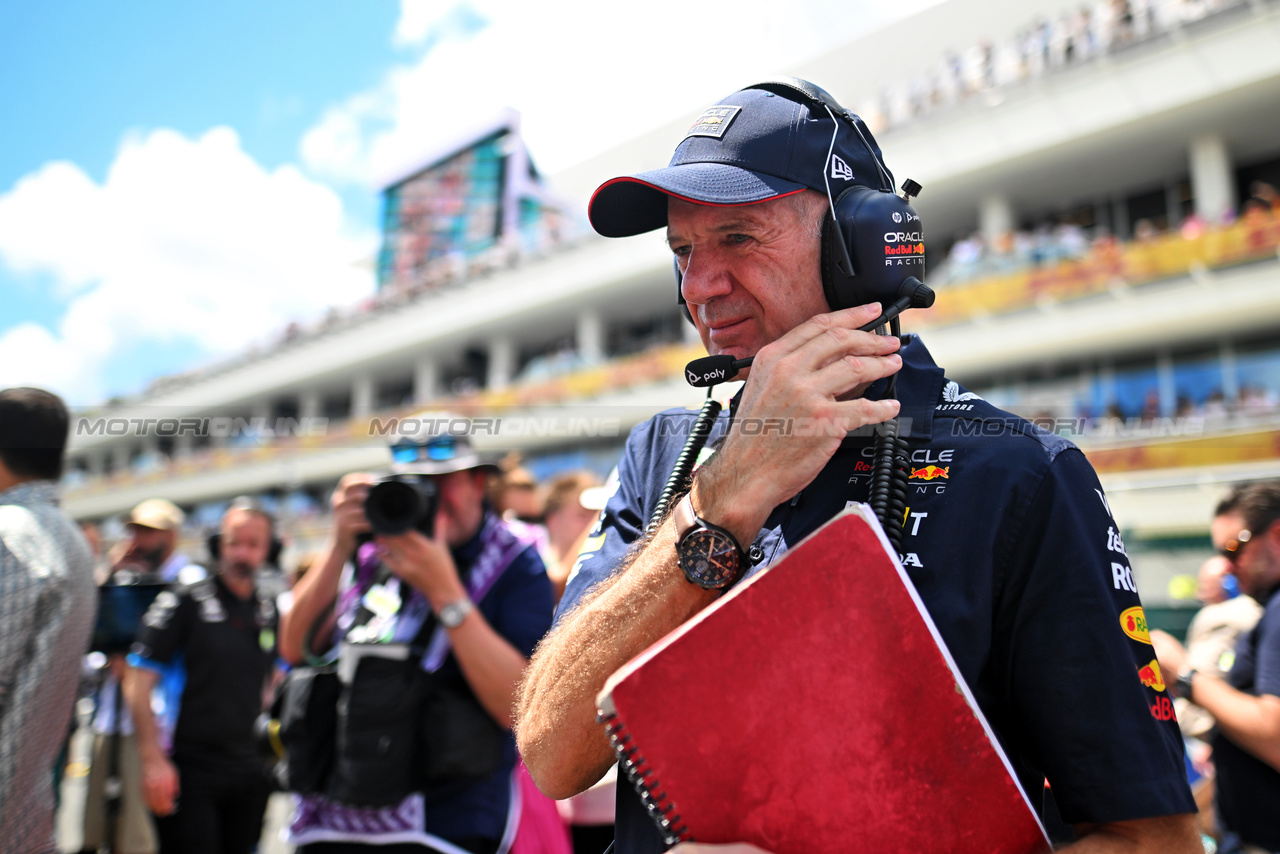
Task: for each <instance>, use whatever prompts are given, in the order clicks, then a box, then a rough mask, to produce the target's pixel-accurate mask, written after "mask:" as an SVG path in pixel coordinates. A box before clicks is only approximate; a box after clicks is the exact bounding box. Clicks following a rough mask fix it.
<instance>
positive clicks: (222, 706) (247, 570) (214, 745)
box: [124, 499, 276, 854]
mask: <svg viewBox="0 0 1280 854" xmlns="http://www.w3.org/2000/svg"><path fill="white" fill-rule="evenodd" d="M274 539H275V535H274V520H273V519H272V518H271V516H270V515H269V514H267V512H266V511H264V510H263V509H262V508H261V506H260V505H259V504H257V503H256V502H254V501H252V500H251V499H237V500H236V501H234V502H232V504H231V506H230V507H229V508H228V509H227V511H226V513H225V514H224V515H223V517H222V523H221V525H220V529H219V539H218V544H217V548H216V558H217V566H216V571H215V572H214V573H213V574H212V575H206V576H204V577H202V578H200V579H199V580H197V581H194V582H192V583H177V584H174V585H172V586H171V587H170V588H168V589H167V590H166V591H165V592H163V593H161V594H160V595H159V596H157V597H156V599H155V601H154V603H153V604H152V606H151V609H150V610H149V611H148V612H147V615H146V617H145V618H144V620H143V625H142V628H141V629H140V631H139V633H138V636H137V640H136V641H135V642H134V645H133V648H132V651H131V652H130V654H129V669H128V672H127V674H126V676H125V684H124V693H125V699H126V700H127V701H128V704H129V710H130V712H131V713H132V715H133V721H134V728H135V731H136V733H137V743H138V753H139V755H140V757H141V760H142V791H143V796H144V798H145V800H146V803H147V806H148V808H149V809H150V810H151V812H152V813H153V814H154V815H155V816H156V829H157V831H158V832H159V837H160V851H161V854H202V852H209V854H248V853H249V852H250V851H252V850H253V848H254V846H255V845H256V844H257V842H258V838H259V836H260V835H261V833H262V815H263V810H264V809H265V808H266V803H267V796H268V794H269V788H268V786H267V778H266V775H265V773H264V767H263V760H262V758H261V756H260V753H259V746H258V741H257V738H256V736H255V735H254V722H255V721H256V720H257V718H258V716H259V715H260V714H261V713H262V711H263V698H264V689H265V687H266V685H267V684H268V679H269V678H270V676H271V671H272V664H273V662H274V660H275V629H276V609H275V603H274V601H273V600H272V598H271V597H270V596H267V595H264V594H262V593H260V592H259V591H258V590H257V589H256V583H255V581H256V578H255V577H256V575H257V573H258V571H259V570H260V569H262V567H263V566H264V565H265V564H266V563H267V560H268V557H269V555H270V554H271V552H272V550H273V549H272V547H273V540H274ZM174 666H178V667H180V668H181V671H182V674H183V678H182V682H181V688H180V689H179V695H178V698H177V699H178V704H179V711H178V716H177V722H176V726H175V728H174V731H173V737H172V744H171V746H170V745H167V744H166V743H165V739H163V738H162V732H161V729H160V727H159V725H158V724H157V722H156V717H155V715H154V713H153V711H152V703H151V699H152V693H153V691H154V690H155V688H156V686H157V685H158V683H159V681H160V678H161V676H162V675H165V674H167V673H169V672H171V670H172V668H173V667H174Z"/></svg>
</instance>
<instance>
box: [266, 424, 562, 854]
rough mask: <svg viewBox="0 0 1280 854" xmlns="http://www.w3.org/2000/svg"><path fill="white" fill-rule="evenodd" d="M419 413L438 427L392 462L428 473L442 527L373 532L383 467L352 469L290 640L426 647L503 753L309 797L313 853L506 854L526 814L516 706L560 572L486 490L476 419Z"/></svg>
mask: <svg viewBox="0 0 1280 854" xmlns="http://www.w3.org/2000/svg"><path fill="white" fill-rule="evenodd" d="M419 420H420V421H421V422H422V423H423V424H425V425H429V426H430V427H431V428H432V429H431V431H430V432H431V433H432V435H426V436H423V437H422V438H421V439H411V440H403V441H399V442H397V443H396V444H395V445H394V446H393V447H392V448H391V457H392V466H391V470H392V473H393V474H394V475H398V476H404V477H407V478H415V477H417V478H421V479H422V480H423V481H425V483H423V488H424V489H425V490H426V492H427V493H432V492H433V493H434V495H435V496H436V499H437V502H438V503H437V505H436V507H437V509H436V511H435V513H434V516H433V518H432V519H431V520H430V521H431V523H432V524H431V525H429V526H422V527H423V528H429V530H430V531H431V533H430V535H427V534H425V533H423V531H422V530H420V529H418V528H411V529H410V530H408V531H405V532H404V533H400V534H396V535H387V534H377V535H372V529H371V525H370V521H369V518H368V514H367V513H366V499H367V498H368V496H369V491H370V489H371V487H372V486H373V485H374V484H375V483H376V482H377V481H378V478H376V477H375V476H373V475H371V474H349V475H347V476H345V477H343V478H342V480H341V481H340V482H339V483H338V486H337V489H336V490H335V491H334V493H333V497H332V507H333V530H332V533H331V535H330V539H329V545H328V547H327V549H325V550H324V552H322V554H321V556H320V558H319V559H318V560H317V561H316V564H315V566H314V567H313V568H312V569H311V570H310V571H309V572H308V573H307V574H306V575H305V576H304V577H303V578H302V580H301V581H299V582H298V586H297V587H296V588H295V589H294V601H293V605H292V607H291V609H290V611H289V612H288V614H287V615H286V616H285V617H284V618H283V620H282V622H281V627H280V651H281V654H282V655H283V657H284V658H285V659H286V660H287V661H290V662H291V663H301V662H308V663H314V662H315V660H316V659H317V658H319V657H323V656H324V654H325V651H326V649H328V648H329V647H330V646H331V645H332V646H334V648H338V647H341V646H342V645H343V644H347V645H350V644H352V643H353V642H357V641H363V642H365V643H368V642H379V641H390V642H410V643H411V648H412V649H415V650H416V649H419V648H421V647H422V646H425V647H426V652H425V653H424V654H423V655H422V667H423V670H425V671H427V672H429V673H435V674H440V675H441V676H442V678H449V679H457V678H459V677H460V678H461V679H462V680H464V681H465V685H466V689H467V690H468V691H469V692H470V693H471V694H472V695H473V696H474V699H475V700H477V701H478V702H479V705H480V707H482V708H483V710H484V713H487V714H488V715H489V716H490V717H492V719H493V721H495V722H496V723H497V725H498V726H500V727H501V729H502V731H503V732H502V737H503V739H504V741H503V743H502V748H501V761H500V763H499V765H498V767H497V770H495V771H494V772H493V773H491V774H488V775H487V776H485V777H483V778H481V779H474V780H466V781H460V782H458V783H456V784H453V783H449V784H444V785H437V786H434V787H432V788H431V789H430V790H429V791H414V792H412V793H410V794H409V795H408V796H407V797H405V798H404V799H403V800H401V801H400V802H399V803H397V804H394V805H392V806H386V807H376V806H360V805H355V804H350V803H343V802H337V801H335V800H334V799H332V798H328V797H325V796H323V795H320V794H306V795H303V796H302V797H301V798H300V803H299V808H298V810H297V811H296V813H295V816H294V819H293V822H292V824H291V827H290V830H289V838H290V840H289V841H290V842H292V843H293V844H294V845H296V846H298V847H297V850H298V851H299V852H303V854H341V852H349V851H364V850H376V851H378V852H380V854H398V852H419V851H442V852H446V854H458V852H476V854H494V852H504V851H505V850H506V846H507V845H508V844H509V839H508V838H507V836H508V834H506V830H507V826H508V820H509V818H510V817H511V816H512V815H514V814H515V813H518V810H513V798H512V796H511V781H512V771H513V769H514V767H515V763H516V750H515V742H514V739H513V738H512V736H511V734H510V727H511V708H512V705H513V697H514V692H515V688H516V683H517V680H518V679H519V678H520V675H521V673H522V671H523V670H524V667H525V664H526V662H527V660H528V657H529V656H530V654H531V653H532V652H533V647H534V645H535V644H536V643H537V642H538V640H539V639H540V638H541V637H542V636H543V634H545V633H546V631H547V629H548V628H549V627H550V625H551V616H552V611H553V604H552V596H551V583H550V582H549V581H548V580H547V575H546V572H545V569H544V566H543V563H542V559H541V558H540V557H539V554H538V550H537V548H536V546H535V545H534V544H533V543H532V542H531V541H527V540H525V539H522V538H521V537H520V536H518V535H517V533H516V532H515V531H514V530H513V529H512V528H511V527H510V526H509V525H508V524H507V523H505V522H504V521H503V520H502V519H501V518H500V517H499V516H498V515H497V514H495V513H494V512H493V509H492V508H491V506H490V505H489V504H488V502H487V501H486V500H485V490H486V486H487V481H488V478H489V477H490V476H491V475H492V474H493V473H495V472H496V471H497V467H496V466H495V465H494V464H493V461H492V460H490V459H488V458H487V457H484V456H481V455H480V454H478V453H477V452H476V451H475V450H474V448H473V447H472V445H471V442H470V439H469V437H468V435H467V432H468V427H467V422H466V420H465V419H461V418H452V417H448V416H436V417H432V418H423V419H419ZM435 428H439V429H435ZM424 432H427V431H424ZM420 642H421V643H420ZM339 655H341V653H339ZM504 840H505V841H504ZM372 846H376V848H373V847H372Z"/></svg>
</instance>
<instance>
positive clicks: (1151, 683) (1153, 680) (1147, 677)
mask: <svg viewBox="0 0 1280 854" xmlns="http://www.w3.org/2000/svg"><path fill="white" fill-rule="evenodd" d="M1138 679H1139V680H1141V682H1142V684H1143V685H1146V686H1147V687H1148V688H1150V689H1152V690H1153V691H1163V690H1164V675H1163V674H1162V673H1161V672H1160V662H1158V661H1156V660H1155V659H1154V658H1153V659H1151V661H1149V662H1148V663H1147V664H1145V665H1143V666H1142V667H1139V668H1138Z"/></svg>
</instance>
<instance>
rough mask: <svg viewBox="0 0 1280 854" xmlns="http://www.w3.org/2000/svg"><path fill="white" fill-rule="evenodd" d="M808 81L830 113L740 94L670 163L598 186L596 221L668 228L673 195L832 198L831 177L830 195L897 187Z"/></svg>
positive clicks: (601, 227) (709, 114) (860, 128)
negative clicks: (807, 192) (806, 194)
mask: <svg viewBox="0 0 1280 854" xmlns="http://www.w3.org/2000/svg"><path fill="white" fill-rule="evenodd" d="M796 82H797V83H803V81H796ZM804 85H806V86H809V87H810V88H811V89H812V90H813V91H815V92H820V93H821V94H822V95H823V96H824V100H830V103H831V104H832V105H833V109H832V110H831V112H830V113H828V111H827V109H826V108H825V107H824V106H823V105H822V104H819V103H810V102H806V103H801V102H800V101H793V100H791V99H790V98H788V97H783V96H782V95H778V94H775V93H774V92H769V91H765V90H763V89H756V88H750V89H743V90H741V91H738V92H735V93H734V94H732V95H730V96H729V97H727V98H724V99H723V100H721V101H720V102H719V103H717V104H716V105H715V106H713V107H710V108H708V109H707V110H705V111H704V112H703V113H702V115H701V116H699V117H698V120H697V121H696V122H694V124H693V126H692V127H690V128H689V130H688V131H687V132H686V133H685V137H684V139H683V140H682V141H681V142H680V144H679V145H678V146H677V147H676V151H675V154H674V155H672V157H671V163H670V164H669V165H668V166H667V167H666V168H665V169H655V170H653V171H650V172H641V173H639V174H638V175H627V176H623V177H620V178H614V179H613V180H611V181H606V182H605V183H603V184H601V185H600V187H599V188H597V189H596V192H595V195H593V196H592V197H591V202H590V204H589V205H588V207H587V215H588V217H589V218H590V220H591V225H592V227H593V228H595V230H596V231H598V232H599V233H600V234H603V235H604V236H605V237H629V236H631V235H633V234H642V233H644V232H646V231H652V230H653V229H655V228H661V227H663V226H665V225H666V224H667V198H668V197H669V196H671V197H675V198H677V199H682V200H684V201H687V202H694V203H697V204H705V205H749V204H753V203H756V202H765V201H769V200H770V199H776V198H780V197H782V196H789V195H792V194H794V193H799V192H801V191H803V190H806V189H810V190H817V191H818V192H820V193H822V194H823V195H826V193H827V180H829V181H830V186H831V194H832V196H833V197H834V196H839V195H840V193H841V192H842V191H843V190H844V189H845V188H846V187H851V186H862V187H886V186H887V187H892V186H893V183H892V182H893V178H892V176H890V175H888V174H887V172H885V173H883V174H882V173H881V171H880V170H881V166H880V163H882V162H883V161H882V160H880V150H879V148H877V147H876V142H875V139H874V138H872V136H871V131H870V130H868V129H867V128H866V126H865V125H864V124H862V120H861V119H858V118H857V117H856V116H854V115H853V114H852V113H848V112H847V111H844V110H843V108H840V107H839V105H838V104H835V101H834V100H832V99H830V96H829V95H827V94H826V93H825V92H822V90H821V89H818V88H817V87H814V86H812V84H804ZM796 97H797V98H800V97H803V96H801V95H800V94H799V93H796ZM842 112H843V113H844V115H845V117H846V118H847V120H846V119H843V118H841V114H842ZM833 114H834V116H835V120H834V122H833V119H832V115H833ZM854 123H856V126H857V130H855V124H854ZM832 131H835V132H836V134H835V147H834V149H832V148H831V135H832ZM859 133H861V134H862V137H863V138H859ZM864 139H865V143H864ZM829 149H830V150H831V154H830V156H828V153H827V152H828V150H829ZM872 150H874V151H875V155H874V157H873V156H872V154H871V151H872ZM877 161H879V162H877ZM824 175H826V176H827V179H826V180H824V177H823V176H824Z"/></svg>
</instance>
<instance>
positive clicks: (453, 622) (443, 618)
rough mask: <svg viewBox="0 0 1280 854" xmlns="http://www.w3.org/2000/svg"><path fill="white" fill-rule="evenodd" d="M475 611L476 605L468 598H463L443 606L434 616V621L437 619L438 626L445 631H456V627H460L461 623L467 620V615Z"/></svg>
mask: <svg viewBox="0 0 1280 854" xmlns="http://www.w3.org/2000/svg"><path fill="white" fill-rule="evenodd" d="M475 609H476V603H474V602H472V601H471V599H470V598H468V597H466V596H463V597H462V598H461V599H458V600H457V601H454V602H450V603H449V604H448V605H445V606H443V607H442V608H441V609H440V611H439V612H438V613H437V614H436V619H438V620H439V621H440V625H442V626H444V627H445V628H446V629H456V628H457V627H458V626H460V625H462V621H463V620H465V619H466V618H467V615H468V614H470V613H471V612H472V611H474V610H475Z"/></svg>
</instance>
